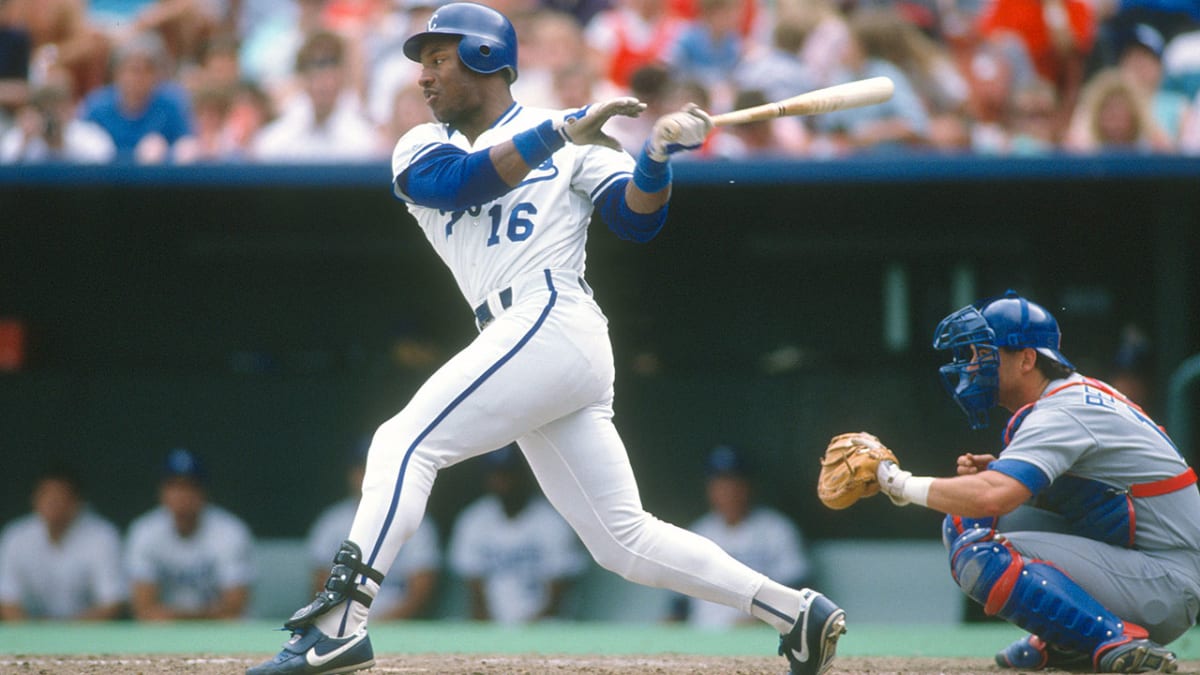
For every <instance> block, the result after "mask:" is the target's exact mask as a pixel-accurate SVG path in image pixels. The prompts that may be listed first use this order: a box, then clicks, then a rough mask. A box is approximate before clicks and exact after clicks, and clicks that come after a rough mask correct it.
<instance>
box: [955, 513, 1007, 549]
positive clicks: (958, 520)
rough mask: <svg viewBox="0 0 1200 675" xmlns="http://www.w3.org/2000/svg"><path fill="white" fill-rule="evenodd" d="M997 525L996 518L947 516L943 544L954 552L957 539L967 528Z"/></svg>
mask: <svg viewBox="0 0 1200 675" xmlns="http://www.w3.org/2000/svg"><path fill="white" fill-rule="evenodd" d="M995 527H996V519H995V518H966V517H964V516H946V517H945V518H944V519H943V520H942V545H943V546H945V547H946V550H947V551H950V552H951V553H952V554H953V549H952V548H951V547H952V546H953V545H954V542H955V540H957V539H958V538H959V537H960V536H962V534H963V533H964V532H966V531H967V530H978V529H983V530H988V531H991V530H993V529H994V528H995Z"/></svg>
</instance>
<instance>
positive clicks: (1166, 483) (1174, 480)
mask: <svg viewBox="0 0 1200 675" xmlns="http://www.w3.org/2000/svg"><path fill="white" fill-rule="evenodd" d="M1195 484H1196V470H1195V469H1193V468H1192V467H1190V466H1189V467H1188V468H1187V471H1184V472H1183V473H1181V474H1179V475H1177V476H1171V477H1170V478H1164V479H1162V480H1156V481H1154V482H1152V483H1138V484H1136V485H1130V486H1129V494H1131V495H1133V496H1134V497H1139V498H1140V497H1157V496H1159V495H1165V494H1170V493H1172V492H1175V491H1176V490H1182V489H1184V488H1185V487H1188V486H1191V485H1195Z"/></svg>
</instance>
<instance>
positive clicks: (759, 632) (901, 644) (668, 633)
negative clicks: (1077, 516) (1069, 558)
mask: <svg viewBox="0 0 1200 675" xmlns="http://www.w3.org/2000/svg"><path fill="white" fill-rule="evenodd" d="M275 626H276V624H273V623H266V622H251V621H248V622H237V623H188V624H173V625H167V624H161V625H147V624H136V623H130V622H121V623H110V624H66V625H64V624H30V625H3V626H0V674H4V675H8V674H10V673H11V674H13V675H18V674H19V675H31V674H37V675H42V674H57V673H63V674H68V675H69V674H75V673H89V674H99V673H118V674H135V673H137V674H143V675H152V674H155V673H192V674H197V675H215V674H218V673H222V674H224V673H241V672H242V671H243V669H244V668H245V667H246V666H248V665H251V664H253V663H256V662H258V661H260V660H262V659H265V658H267V657H269V656H270V655H272V654H273V653H274V652H275V651H277V649H278V648H279V645H280V644H281V643H282V641H283V639H284V637H285V635H286V634H285V633H282V632H275V631H273V630H272V629H273V628H275ZM1019 635H1020V633H1019V632H1018V631H1017V629H1015V628H1013V627H1011V626H1008V625H1007V624H999V623H995V624H967V625H955V624H926V625H922V624H862V625H853V624H852V625H851V627H850V631H849V632H848V633H847V634H846V635H845V636H844V637H843V638H842V641H841V642H840V643H839V648H838V655H839V658H838V660H837V661H836V662H835V664H834V669H833V672H836V673H1000V672H1004V671H1001V670H1000V669H999V668H997V667H996V666H995V665H994V664H993V662H992V654H993V653H994V652H995V651H996V649H997V648H998V647H1000V646H1003V645H1005V644H1007V643H1008V642H1009V641H1011V640H1013V639H1015V638H1016V637H1017V636H1019ZM371 636H372V643H373V645H374V647H375V653H376V667H375V668H374V669H373V670H372V671H370V672H373V673H445V674H449V675H460V674H461V675H467V674H477V673H478V674H492V673H496V674H508V673H517V674H537V673H560V674H565V673H587V674H596V673H611V674H621V675H625V674H633V673H652V674H655V675H676V674H683V673H728V674H736V675H758V674H766V673H771V674H773V675H777V674H778V673H782V672H784V671H785V670H786V666H785V664H784V661H783V659H782V658H780V657H778V656H775V655H774V647H775V639H776V638H775V636H774V635H772V633H771V632H770V630H769V629H766V628H763V627H759V626H748V627H745V628H739V629H736V630H733V631H728V632H720V633H711V632H702V631H696V630H692V629H689V628H685V627H681V626H672V625H655V624H630V623H558V624H542V625H537V626H529V627H520V628H506V627H500V626H495V625H486V624H476V623H456V622H441V621H422V622H409V623H403V624H390V625H386V624H385V625H377V626H373V627H372V631H371ZM1172 646H1173V647H1174V649H1175V650H1176V653H1177V654H1178V655H1179V657H1180V660H1181V661H1180V668H1179V672H1192V673H1196V672H1200V629H1194V630H1193V631H1191V632H1190V633H1188V634H1187V635H1185V636H1184V637H1182V638H1180V639H1179V640H1178V641H1176V642H1175V643H1174V644H1173V645H1172Z"/></svg>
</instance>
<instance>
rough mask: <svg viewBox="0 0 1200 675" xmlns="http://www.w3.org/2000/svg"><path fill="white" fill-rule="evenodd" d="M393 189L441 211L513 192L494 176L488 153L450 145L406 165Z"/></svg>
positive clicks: (459, 207) (483, 201) (414, 201)
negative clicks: (395, 188) (467, 150)
mask: <svg viewBox="0 0 1200 675" xmlns="http://www.w3.org/2000/svg"><path fill="white" fill-rule="evenodd" d="M396 187H397V189H398V190H399V191H400V192H402V193H403V194H406V195H408V197H409V198H410V199H411V200H412V201H413V203H414V204H420V205H421V206H429V207H433V208H438V209H442V210H444V211H461V210H462V209H465V208H467V207H470V206H475V205H477V204H485V203H487V202H490V201H491V200H493V199H496V198H497V197H499V196H501V195H503V194H504V193H506V192H508V191H509V190H511V189H512V188H511V187H510V186H509V185H508V184H507V183H505V182H504V181H503V180H502V179H501V178H500V174H498V173H496V167H495V165H493V164H492V158H491V157H490V156H489V155H488V151H487V150H480V151H478V152H466V151H465V150H463V149H461V148H456V147H454V146H453V145H450V144H449V143H444V144H442V145H439V146H437V147H436V148H434V149H432V150H430V151H429V152H427V153H425V154H424V155H423V156H421V158H420V159H418V160H416V161H415V162H413V163H412V164H411V165H409V167H408V168H407V169H405V170H404V171H403V172H402V173H401V174H400V175H399V176H396Z"/></svg>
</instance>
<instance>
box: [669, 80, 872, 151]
mask: <svg viewBox="0 0 1200 675" xmlns="http://www.w3.org/2000/svg"><path fill="white" fill-rule="evenodd" d="M894 90H895V85H894V84H892V81H891V79H890V78H887V77H871V78H867V79H865V80H855V81H853V82H846V83H843V84H835V85H833V86H832V87H825V88H823V89H816V90H813V91H810V92H805V93H803V94H798V95H796V96H792V97H790V98H785V99H783V100H781V101H773V102H771V103H764V104H762V105H756V106H754V107H751V108H743V109H741V110H734V111H731V112H727V113H721V114H719V115H713V116H712V121H713V125H714V126H718V127H723V126H729V125H732V124H746V123H747V122H760V121H762V120H769V119H774V118H776V117H788V116H792V115H818V114H821V113H827V112H833V111H835V110H845V109H847V108H861V107H863V106H868V105H875V104H877V103H883V102H884V101H886V100H888V99H890V98H891V97H892V92H893V91H894ZM665 135H666V138H667V140H673V139H675V138H678V137H679V128H678V126H675V127H674V128H670V127H668V128H667V129H666V130H665Z"/></svg>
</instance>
